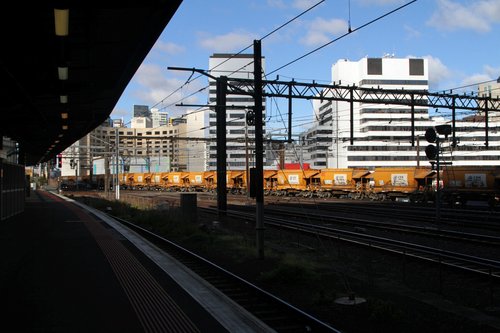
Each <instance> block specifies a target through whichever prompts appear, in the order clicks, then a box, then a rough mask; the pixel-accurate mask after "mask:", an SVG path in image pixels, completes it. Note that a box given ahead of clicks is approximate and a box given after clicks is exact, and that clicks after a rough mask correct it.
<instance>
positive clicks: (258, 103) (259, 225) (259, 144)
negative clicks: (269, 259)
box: [253, 40, 264, 259]
mask: <svg viewBox="0 0 500 333" xmlns="http://www.w3.org/2000/svg"><path fill="white" fill-rule="evenodd" d="M253 49H254V51H253V57H254V59H253V60H254V61H253V63H254V73H253V75H254V84H255V88H254V91H255V96H254V104H255V106H254V109H255V110H254V112H255V179H257V181H256V184H255V206H256V212H255V214H256V223H255V229H256V234H257V235H256V236H257V239H256V241H257V256H258V258H259V259H264V183H263V179H264V145H263V139H262V50H261V44H260V40H254V42H253Z"/></svg>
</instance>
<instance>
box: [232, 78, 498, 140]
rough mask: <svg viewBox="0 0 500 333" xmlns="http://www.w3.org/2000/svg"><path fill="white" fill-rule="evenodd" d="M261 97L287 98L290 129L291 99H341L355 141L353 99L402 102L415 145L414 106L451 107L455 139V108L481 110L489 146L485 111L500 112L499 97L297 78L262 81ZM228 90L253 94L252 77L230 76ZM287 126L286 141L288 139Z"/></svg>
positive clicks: (289, 138) (378, 102) (385, 102)
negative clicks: (347, 108)
mask: <svg viewBox="0 0 500 333" xmlns="http://www.w3.org/2000/svg"><path fill="white" fill-rule="evenodd" d="M262 86H263V91H262V96H265V97H279V98H287V99H289V103H288V105H289V114H288V121H289V127H290V129H291V121H292V110H291V109H292V106H291V100H293V99H317V100H326V101H342V102H348V103H349V104H350V125H351V126H350V141H351V145H352V144H354V105H353V104H354V102H360V103H367V104H388V105H405V106H410V107H411V133H412V134H411V137H412V139H411V144H412V146H414V145H415V109H414V108H415V107H416V106H418V107H432V108H446V109H450V110H451V118H452V138H453V143H456V138H455V121H456V110H476V111H483V112H484V116H485V117H484V119H485V132H486V133H485V141H486V142H485V145H486V147H488V116H489V115H488V114H489V112H490V111H500V99H494V98H491V97H480V96H473V95H467V94H454V93H452V92H450V93H432V92H429V91H427V90H405V89H383V88H363V87H357V86H355V85H352V86H342V85H340V84H339V85H337V84H333V85H327V84H318V83H315V82H312V83H305V82H297V81H294V80H292V81H279V80H274V81H271V80H263V81H262ZM227 93H228V94H233V95H238V94H240V95H242V94H243V95H250V96H254V95H255V89H254V80H249V79H236V78H229V79H228V85H227ZM290 129H289V133H288V134H289V137H288V140H289V141H291V134H292V132H291V130H290Z"/></svg>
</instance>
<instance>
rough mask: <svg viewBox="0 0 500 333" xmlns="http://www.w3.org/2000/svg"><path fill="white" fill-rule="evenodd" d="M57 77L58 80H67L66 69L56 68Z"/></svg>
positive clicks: (63, 67)
mask: <svg viewBox="0 0 500 333" xmlns="http://www.w3.org/2000/svg"><path fill="white" fill-rule="evenodd" d="M57 76H59V80H62V81H66V80H67V79H68V67H66V66H59V67H57Z"/></svg>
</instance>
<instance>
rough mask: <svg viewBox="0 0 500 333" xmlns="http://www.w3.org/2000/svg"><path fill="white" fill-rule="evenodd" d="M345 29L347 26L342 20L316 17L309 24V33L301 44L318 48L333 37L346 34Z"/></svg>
mask: <svg viewBox="0 0 500 333" xmlns="http://www.w3.org/2000/svg"><path fill="white" fill-rule="evenodd" d="M347 29H348V25H347V22H346V21H344V20H341V19H331V20H327V19H324V18H321V17H318V18H316V19H315V20H313V21H312V22H310V23H309V31H308V32H307V34H306V36H305V37H304V38H302V39H301V42H302V43H303V44H305V45H308V46H319V45H322V44H325V43H328V42H329V41H331V40H332V39H334V36H338V35H340V34H344V33H347Z"/></svg>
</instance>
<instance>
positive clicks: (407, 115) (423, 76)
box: [303, 57, 432, 168]
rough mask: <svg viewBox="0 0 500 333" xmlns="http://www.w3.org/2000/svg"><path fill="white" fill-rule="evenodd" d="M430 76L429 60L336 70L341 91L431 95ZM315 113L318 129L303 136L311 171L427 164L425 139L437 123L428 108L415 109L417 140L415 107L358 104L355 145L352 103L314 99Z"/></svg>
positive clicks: (373, 61) (345, 64)
mask: <svg viewBox="0 0 500 333" xmlns="http://www.w3.org/2000/svg"><path fill="white" fill-rule="evenodd" d="M428 77H429V74H428V64H427V60H426V59H396V58H390V57H386V58H363V59H361V60H359V61H356V62H354V61H348V60H339V61H338V62H337V63H336V64H334V65H333V66H332V81H333V84H338V85H342V86H347V85H350V86H352V85H355V86H357V87H360V88H381V89H405V90H428ZM314 112H315V118H316V121H315V125H314V128H313V129H311V130H310V131H308V133H306V134H305V135H304V136H303V139H304V140H305V141H304V142H305V144H307V145H308V146H309V147H310V151H311V156H310V158H311V162H312V164H313V165H312V167H315V168H325V167H329V168H346V167H375V166H416V165H417V164H418V162H417V159H418V156H419V155H420V157H419V159H420V160H421V161H424V160H425V159H426V156H425V154H424V153H423V151H424V148H425V146H426V145H424V144H423V142H425V139H424V137H423V135H424V133H425V130H426V128H427V127H429V126H431V124H432V123H431V121H430V119H429V113H428V108H427V107H418V106H416V107H415V109H414V117H415V118H414V119H415V123H414V124H415V131H414V135H415V137H413V138H412V137H411V133H412V131H411V117H412V116H411V107H410V106H401V105H386V104H366V103H360V102H354V104H353V117H352V121H353V123H352V128H353V143H352V144H351V107H350V103H349V102H343V101H326V100H325V101H322V102H320V101H319V100H315V102H314ZM419 138H420V142H421V144H420V145H421V146H420V147H419ZM412 139H413V140H412ZM422 140H423V142H422ZM412 141H413V142H414V145H412ZM419 148H420V149H419ZM427 164H428V163H427Z"/></svg>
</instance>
